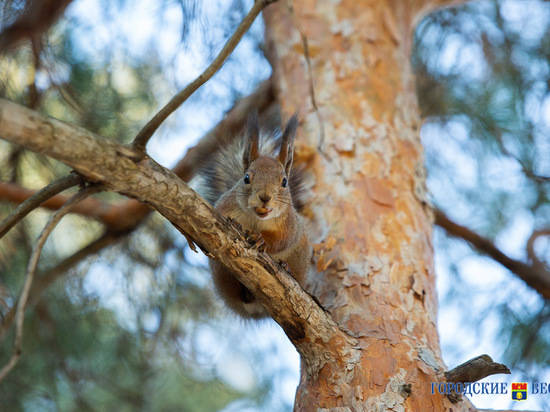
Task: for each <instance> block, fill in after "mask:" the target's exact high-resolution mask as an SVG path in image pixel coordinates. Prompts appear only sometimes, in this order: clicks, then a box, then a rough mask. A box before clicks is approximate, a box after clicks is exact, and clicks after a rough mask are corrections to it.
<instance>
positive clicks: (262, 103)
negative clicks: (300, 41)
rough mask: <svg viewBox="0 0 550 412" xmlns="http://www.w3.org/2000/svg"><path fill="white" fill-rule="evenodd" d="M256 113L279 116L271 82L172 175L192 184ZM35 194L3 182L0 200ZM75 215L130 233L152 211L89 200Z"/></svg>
mask: <svg viewBox="0 0 550 412" xmlns="http://www.w3.org/2000/svg"><path fill="white" fill-rule="evenodd" d="M253 110H257V111H258V112H259V114H260V116H261V117H264V118H273V117H277V115H278V113H275V112H277V111H278V106H277V105H276V104H275V95H274V92H273V83H272V80H271V79H268V80H266V81H264V82H263V83H261V84H260V85H259V86H258V88H257V89H256V90H255V91H254V92H253V93H252V94H250V95H248V96H247V97H244V98H242V99H240V100H239V101H237V102H236V103H235V105H234V106H233V108H231V110H229V112H227V114H226V116H225V117H224V119H223V120H221V121H220V122H219V123H218V124H217V125H216V126H215V127H214V128H213V129H212V130H210V131H209V132H208V133H207V134H206V135H204V136H203V138H202V139H201V140H200V141H199V143H197V144H196V145H195V146H194V147H191V148H190V149H189V150H188V151H187V153H186V154H185V156H184V157H183V158H182V159H181V160H180V161H179V162H178V163H177V164H176V166H175V167H174V168H173V169H172V171H173V172H174V173H175V174H176V175H177V176H178V177H179V178H180V179H182V180H183V181H184V182H188V181H189V180H191V179H192V178H193V176H195V173H196V172H197V170H198V169H199V168H200V167H201V166H203V165H204V163H205V162H206V161H207V159H208V158H209V157H210V156H211V154H212V152H214V151H216V150H218V149H219V148H220V147H223V146H224V145H228V144H230V143H231V142H232V141H233V140H234V139H235V138H237V137H238V136H239V132H240V131H241V129H242V128H243V126H244V124H245V123H246V119H247V117H248V114H249V113H250V112H252V111H253ZM35 193H36V192H35V191H33V190H30V189H25V188H22V187H21V186H19V185H17V184H15V183H4V182H0V200H7V201H10V202H14V203H21V202H23V201H25V200H26V199H28V198H29V197H31V196H32V195H34V194H35ZM66 201H67V198H66V197H65V196H62V195H57V196H53V197H51V198H50V199H48V200H47V201H45V202H44V203H42V204H41V207H44V208H46V209H50V210H58V209H59V208H60V207H61V206H62V205H63V204H64V203H65V202H66ZM71 212H72V213H78V214H80V215H83V216H86V217H90V218H92V219H95V220H98V221H100V222H102V223H103V224H105V225H106V226H107V228H108V230H109V231H111V232H128V231H131V230H133V229H134V228H135V227H136V226H137V225H138V224H139V223H140V222H141V221H143V219H144V218H145V217H146V216H147V215H148V214H149V212H151V209H150V208H149V206H147V205H145V204H143V203H141V202H138V201H137V200H128V201H125V202H121V203H120V204H116V205H107V204H105V203H103V202H101V201H99V200H97V199H94V198H88V199H85V200H83V201H82V202H80V203H78V204H77V205H75V206H74V207H73V208H72V210H71Z"/></svg>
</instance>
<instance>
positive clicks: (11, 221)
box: [0, 173, 82, 238]
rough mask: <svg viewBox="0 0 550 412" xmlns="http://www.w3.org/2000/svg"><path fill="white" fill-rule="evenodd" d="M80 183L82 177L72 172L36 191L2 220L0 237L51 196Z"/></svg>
mask: <svg viewBox="0 0 550 412" xmlns="http://www.w3.org/2000/svg"><path fill="white" fill-rule="evenodd" d="M79 183H82V178H81V177H80V176H78V175H77V174H74V173H71V174H70V175H68V176H65V177H62V178H61V179H58V180H56V181H55V182H53V183H50V184H49V185H48V186H46V187H44V188H43V189H42V190H40V191H38V192H36V193H35V194H34V195H32V196H31V197H29V198H28V199H27V200H25V201H24V202H23V203H21V204H20V205H19V206H17V207H16V208H15V210H14V211H13V212H12V213H11V214H10V215H9V216H8V217H7V218H5V219H4V220H2V222H0V238H2V237H3V236H4V235H5V234H6V233H7V232H8V231H9V230H10V229H11V228H12V227H13V226H15V224H16V223H17V222H19V221H20V220H21V219H23V218H24V217H25V216H27V214H29V212H31V211H32V210H34V209H36V208H37V207H38V206H40V205H41V204H42V203H43V202H45V201H46V200H48V199H49V198H50V197H52V196H55V195H56V194H58V193H59V192H62V191H63V190H65V189H68V188H69V187H71V186H75V185H77V184H79Z"/></svg>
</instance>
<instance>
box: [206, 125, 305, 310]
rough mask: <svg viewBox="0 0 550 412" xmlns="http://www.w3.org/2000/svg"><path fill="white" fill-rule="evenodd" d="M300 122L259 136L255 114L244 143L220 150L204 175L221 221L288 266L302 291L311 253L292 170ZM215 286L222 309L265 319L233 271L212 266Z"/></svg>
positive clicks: (299, 181) (297, 174)
mask: <svg viewBox="0 0 550 412" xmlns="http://www.w3.org/2000/svg"><path fill="white" fill-rule="evenodd" d="M297 127H298V119H297V117H296V116H295V115H294V116H293V117H291V118H290V120H289V121H288V123H287V125H286V127H285V129H284V131H283V133H282V135H280V136H276V135H275V136H274V135H271V136H269V135H267V136H263V135H262V136H260V128H259V125H258V119H257V115H256V114H252V115H251V116H249V120H248V125H247V129H246V133H245V136H244V139H241V140H238V141H236V142H235V143H233V144H230V145H228V146H226V147H222V148H220V150H219V151H218V152H217V153H215V154H214V156H213V159H211V161H210V163H209V164H208V165H207V167H206V169H205V171H204V172H203V173H202V175H203V177H204V190H203V191H204V192H205V197H206V198H207V200H209V201H210V202H211V203H212V204H213V205H214V207H215V209H216V210H217V211H218V212H220V213H221V214H222V215H223V216H225V217H228V218H231V219H232V220H234V221H236V222H237V223H239V224H240V225H241V226H242V228H243V230H245V231H248V232H251V233H252V234H253V235H256V236H258V237H261V240H262V241H263V244H264V247H265V251H266V252H267V253H268V254H269V255H270V256H271V257H272V258H273V259H275V260H276V261H280V262H282V263H284V264H286V265H287V267H288V268H289V270H290V273H291V274H292V276H293V277H294V278H295V279H296V280H297V281H298V283H299V284H300V285H301V286H302V287H304V282H305V278H306V273H307V270H308V267H309V264H310V260H311V253H312V249H311V246H310V243H309V240H308V237H307V234H306V230H305V221H304V218H303V217H302V216H301V215H300V213H299V210H300V209H301V208H302V207H303V199H302V197H303V195H302V192H303V179H304V177H303V173H302V172H301V171H300V169H296V168H295V169H293V168H292V161H293V157H294V137H295V134H296V129H297ZM210 268H211V270H212V276H213V280H214V285H215V287H216V289H217V291H218V293H219V295H220V296H221V297H222V299H223V300H224V301H225V303H226V305H227V306H228V307H229V308H231V309H232V310H233V311H234V312H235V313H237V314H238V315H240V316H242V317H243V318H253V319H260V318H264V317H267V316H268V313H267V312H266V311H265V309H264V308H263V306H262V305H261V304H260V303H259V302H258V301H257V300H256V298H255V297H254V295H252V293H251V292H250V291H249V290H248V289H247V288H246V287H245V286H244V285H243V284H241V283H240V282H239V281H238V280H237V279H236V278H235V277H234V276H233V274H232V273H231V271H230V270H229V269H228V268H227V267H226V266H224V265H223V264H221V263H219V262H218V261H216V260H213V259H211V260H210Z"/></svg>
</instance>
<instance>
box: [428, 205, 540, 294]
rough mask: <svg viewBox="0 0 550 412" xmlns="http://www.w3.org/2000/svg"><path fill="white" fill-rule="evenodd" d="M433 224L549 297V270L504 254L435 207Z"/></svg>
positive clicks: (491, 243) (487, 240)
mask: <svg viewBox="0 0 550 412" xmlns="http://www.w3.org/2000/svg"><path fill="white" fill-rule="evenodd" d="M434 214H435V224H436V225H438V226H440V227H442V228H443V229H445V231H446V232H447V233H448V234H449V235H451V236H454V237H458V238H461V239H464V240H466V241H467V242H468V243H470V244H471V245H472V246H474V247H475V248H476V249H477V250H479V251H480V252H482V253H484V254H486V255H488V256H489V257H491V258H493V259H494V260H496V261H497V262H498V263H500V264H501V265H502V266H504V267H505V268H507V269H508V270H510V271H511V272H512V273H515V274H516V275H517V276H519V278H520V279H522V280H523V281H524V282H525V283H526V284H527V285H528V286H530V287H531V288H533V289H535V290H536V291H537V292H538V293H539V294H540V295H541V296H542V297H543V298H545V299H550V272H549V271H548V270H546V269H545V268H544V267H542V266H540V265H539V266H531V265H528V264H527V263H524V262H521V261H519V260H515V259H512V258H510V257H509V256H507V255H506V254H504V253H503V252H502V251H501V250H500V249H498V248H497V247H496V246H495V245H494V243H493V242H491V241H490V240H489V239H486V238H484V237H482V236H480V235H478V234H477V233H475V232H473V231H472V230H470V229H468V228H467V227H465V226H462V225H459V224H458V223H455V222H453V221H452V220H451V219H449V218H448V217H447V216H446V215H445V213H443V212H442V211H441V210H438V209H436V210H435V211H434Z"/></svg>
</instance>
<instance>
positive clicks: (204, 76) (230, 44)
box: [133, 0, 276, 152]
mask: <svg viewBox="0 0 550 412" xmlns="http://www.w3.org/2000/svg"><path fill="white" fill-rule="evenodd" d="M274 1H276V0H255V2H254V6H252V8H251V9H250V11H249V12H248V14H247V15H246V16H245V18H244V19H243V21H242V22H241V24H239V27H237V30H235V33H233V35H232V36H231V37H230V38H229V40H228V41H227V43H225V45H224V46H223V49H222V50H221V51H220V53H219V54H218V55H217V56H216V58H215V59H214V61H213V62H212V63H210V65H209V66H208V67H207V68H206V70H205V71H204V72H202V73H201V74H200V76H199V77H197V78H196V79H195V80H193V81H192V82H191V83H189V84H188V85H187V86H186V87H185V89H183V90H182V91H180V92H179V93H178V94H176V95H175V96H174V97H172V99H171V100H170V101H169V102H168V103H167V104H166V105H165V106H164V107H163V108H162V109H161V110H160V111H159V112H158V113H157V114H156V115H155V116H154V117H153V118H152V119H151V120H150V121H149V122H148V123H147V124H146V125H145V126H144V127H143V128H142V129H141V130H140V131H139V133H138V134H137V136H136V138H135V139H134V142H133V147H134V148H135V149H137V150H138V151H141V152H144V151H145V146H146V145H147V142H148V141H149V139H150V138H151V136H153V133H155V131H156V130H157V129H158V127H159V126H160V125H161V124H162V122H164V120H166V118H167V117H168V116H170V115H171V114H172V113H173V112H174V111H175V110H176V109H177V108H178V107H179V106H180V105H181V104H182V103H183V102H185V101H186V100H187V99H188V98H189V96H191V95H192V94H193V93H194V92H195V90H197V89H198V88H199V87H200V86H202V85H203V84H204V83H206V82H207V81H208V80H209V79H210V78H211V77H212V76H213V75H214V74H215V73H216V72H217V71H218V70H219V69H220V68H221V67H222V65H223V63H224V62H225V60H226V59H227V57H228V56H229V55H230V54H231V53H232V52H233V50H234V49H235V47H236V46H237V44H239V42H240V40H241V38H242V37H243V35H244V33H246V32H247V30H248V29H249V28H250V26H251V25H252V23H253V22H254V20H255V19H256V17H257V16H258V14H260V12H261V11H262V9H263V8H264V7H265V6H267V5H268V4H271V3H273V2H274Z"/></svg>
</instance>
